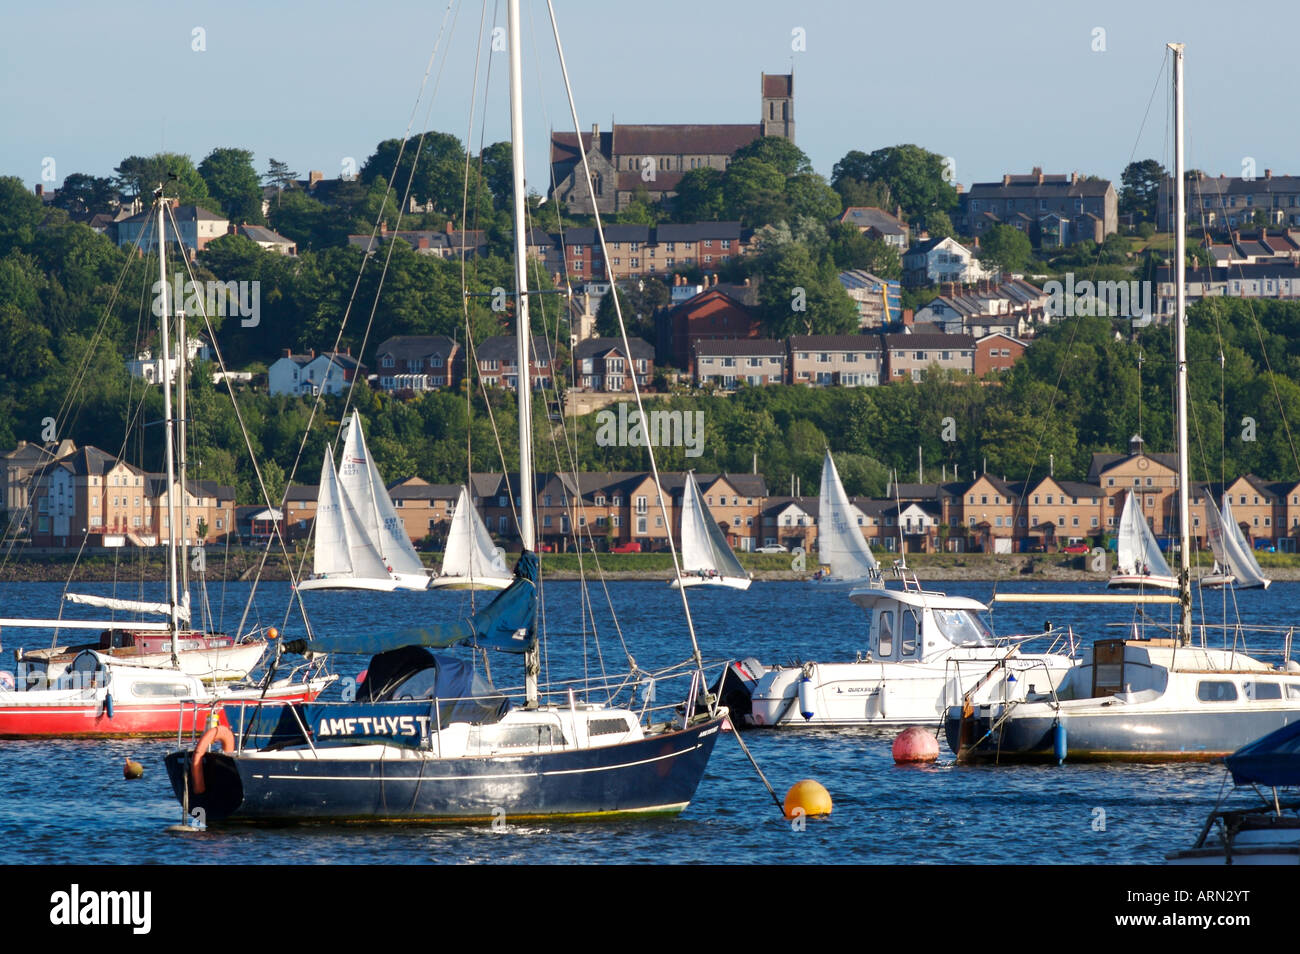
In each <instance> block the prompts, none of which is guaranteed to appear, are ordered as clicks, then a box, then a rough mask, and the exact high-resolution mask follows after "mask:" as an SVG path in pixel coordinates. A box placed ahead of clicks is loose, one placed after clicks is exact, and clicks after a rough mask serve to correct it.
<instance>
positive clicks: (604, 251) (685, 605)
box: [546, 0, 716, 717]
mask: <svg viewBox="0 0 1300 954" xmlns="http://www.w3.org/2000/svg"><path fill="white" fill-rule="evenodd" d="M546 9H547V12H548V13H549V14H550V18H551V32H552V33H553V34H554V35H555V50H556V53H557V54H558V57H559V61H560V73H561V74H562V75H563V77H564V92H565V94H566V96H567V98H568V101H569V113H570V116H571V117H572V119H573V131H574V136H575V137H576V139H577V145H578V154H579V156H580V157H581V159H582V175H583V182H584V183H585V184H586V186H587V194H588V195H589V196H590V197H591V199H592V203H591V209H592V214H593V217H594V218H595V222H596V237H597V238H599V239H600V251H601V259H602V260H603V261H605V262H608V261H609V247H608V244H607V243H606V241H605V226H604V224H603V223H602V221H601V217H600V207H599V205H598V204H597V202H596V201H595V197H596V191H595V185H594V183H593V182H592V177H591V166H590V165H589V163H588V162H587V150H586V148H585V147H584V146H583V145H582V125H581V124H580V123H579V122H578V107H577V104H576V103H575V102H574V99H573V87H572V85H571V84H570V82H569V68H568V66H567V65H566V64H565V61H564V47H563V44H562V43H561V42H560V27H559V23H558V22H557V21H556V18H555V5H554V4H553V3H552V2H551V0H546ZM592 145H593V146H597V145H598V143H592ZM606 268H608V265H607V266H606ZM614 312H615V314H616V315H617V316H618V330H619V334H620V335H621V336H622V340H623V350H624V352H625V353H627V354H631V353H632V349H631V346H630V345H629V344H628V340H627V325H626V323H625V322H624V321H623V306H622V305H620V304H619V301H618V293H617V292H615V294H614ZM631 380H632V393H633V395H635V397H636V406H637V410H638V411H639V412H640V416H641V419H642V420H645V419H646V418H645V404H644V402H643V401H642V400H641V384H640V382H639V381H637V377H636V375H635V374H633V375H632V376H631ZM647 450H648V451H649V456H650V468H651V470H652V471H653V473H654V481H655V490H656V492H657V493H658V495H659V497H660V500H659V509H660V512H661V513H662V514H663V518H664V525H665V527H666V528H667V530H668V545H669V550H670V552H671V553H672V557H673V571H674V572H675V573H676V575H677V580H678V592H679V594H680V596H681V598H682V611H683V613H684V614H685V616H686V628H687V631H688V632H689V634H690V637H691V649H692V650H693V653H694V655H693V658H694V660H695V668H696V669H697V670H698V671H699V673H700V678H701V679H703V677H704V660H703V657H702V655H701V653H700V644H699V639H698V638H697V637H696V634H695V622H694V620H693V619H692V618H691V606H690V601H689V600H688V599H687V597H686V590H687V587H685V586H682V585H681V581H682V567H681V562H680V560H679V559H678V557H677V545H676V543H675V541H674V540H673V537H672V524H671V522H670V521H669V517H668V511H667V507H666V506H665V504H664V502H663V483H662V481H661V480H660V479H659V465H658V463H657V462H656V461H655V452H654V447H653V446H650V447H648V448H647ZM705 695H706V697H707V696H708V693H707V692H706V693H705ZM715 705H716V702H715V701H712V700H710V701H709V708H710V710H712V709H713V708H714V707H715ZM688 717H689V713H688Z"/></svg>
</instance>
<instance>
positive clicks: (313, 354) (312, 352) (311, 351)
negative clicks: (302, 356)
mask: <svg viewBox="0 0 1300 954" xmlns="http://www.w3.org/2000/svg"><path fill="white" fill-rule="evenodd" d="M307 357H309V358H314V357H316V349H315V348H308V349H307Z"/></svg>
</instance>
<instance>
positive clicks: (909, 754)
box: [894, 725, 939, 765]
mask: <svg viewBox="0 0 1300 954" xmlns="http://www.w3.org/2000/svg"><path fill="white" fill-rule="evenodd" d="M937 758H939V740H938V739H936V738H935V737H934V733H933V732H931V731H930V730H929V729H923V728H921V727H920V726H919V725H913V726H909V727H908V728H906V729H904V730H903V731H902V732H900V733H898V737H897V738H895V739H894V761H895V762H897V763H898V764H899V765H906V764H911V763H915V762H933V761H935V760H936V759H937Z"/></svg>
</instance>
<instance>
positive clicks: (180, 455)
mask: <svg viewBox="0 0 1300 954" xmlns="http://www.w3.org/2000/svg"><path fill="white" fill-rule="evenodd" d="M176 340H177V343H178V344H180V346H181V347H180V357H179V358H178V359H177V365H176V464H177V473H176V479H177V481H178V482H179V483H180V485H181V499H180V508H179V510H180V522H181V532H180V539H179V540H178V541H177V543H176V564H177V567H178V569H179V571H180V583H179V592H178V594H177V595H178V597H179V599H180V601H181V608H182V609H185V610H189V608H190V607H189V605H188V604H189V600H190V561H189V553H188V551H187V549H186V545H185V541H186V536H187V534H188V533H189V529H190V516H189V507H188V505H187V504H186V498H187V497H188V496H189V492H190V485H189V480H188V474H189V468H188V466H187V463H186V458H185V373H186V369H187V367H188V358H189V336H188V335H187V334H186V331H185V310H184V309H177V311H176ZM186 622H188V623H189V624H190V625H191V626H193V625H194V624H193V619H187V620H186Z"/></svg>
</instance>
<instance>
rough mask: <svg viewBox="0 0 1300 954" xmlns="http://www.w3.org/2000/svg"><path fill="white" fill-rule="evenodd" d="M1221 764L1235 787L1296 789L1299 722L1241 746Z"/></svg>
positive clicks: (1299, 773)
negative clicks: (1262, 786)
mask: <svg viewBox="0 0 1300 954" xmlns="http://www.w3.org/2000/svg"><path fill="white" fill-rule="evenodd" d="M1225 761H1226V762H1227V763H1228V768H1229V770H1230V771H1231V772H1232V780H1233V782H1235V783H1236V784H1237V785H1248V784H1250V783H1252V782H1253V783H1255V784H1257V785H1268V786H1270V787H1281V786H1289V785H1300V722H1292V723H1291V724H1290V725H1284V726H1283V727H1282V728H1280V729H1278V730H1276V731H1274V732H1270V733H1269V734H1268V735H1266V736H1264V737H1263V738H1259V739H1256V740H1255V741H1254V742H1251V743H1248V744H1247V745H1243V746H1242V747H1241V748H1239V749H1238V750H1237V751H1235V752H1233V753H1232V754H1231V755H1229V756H1228V757H1227V759H1225Z"/></svg>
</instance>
